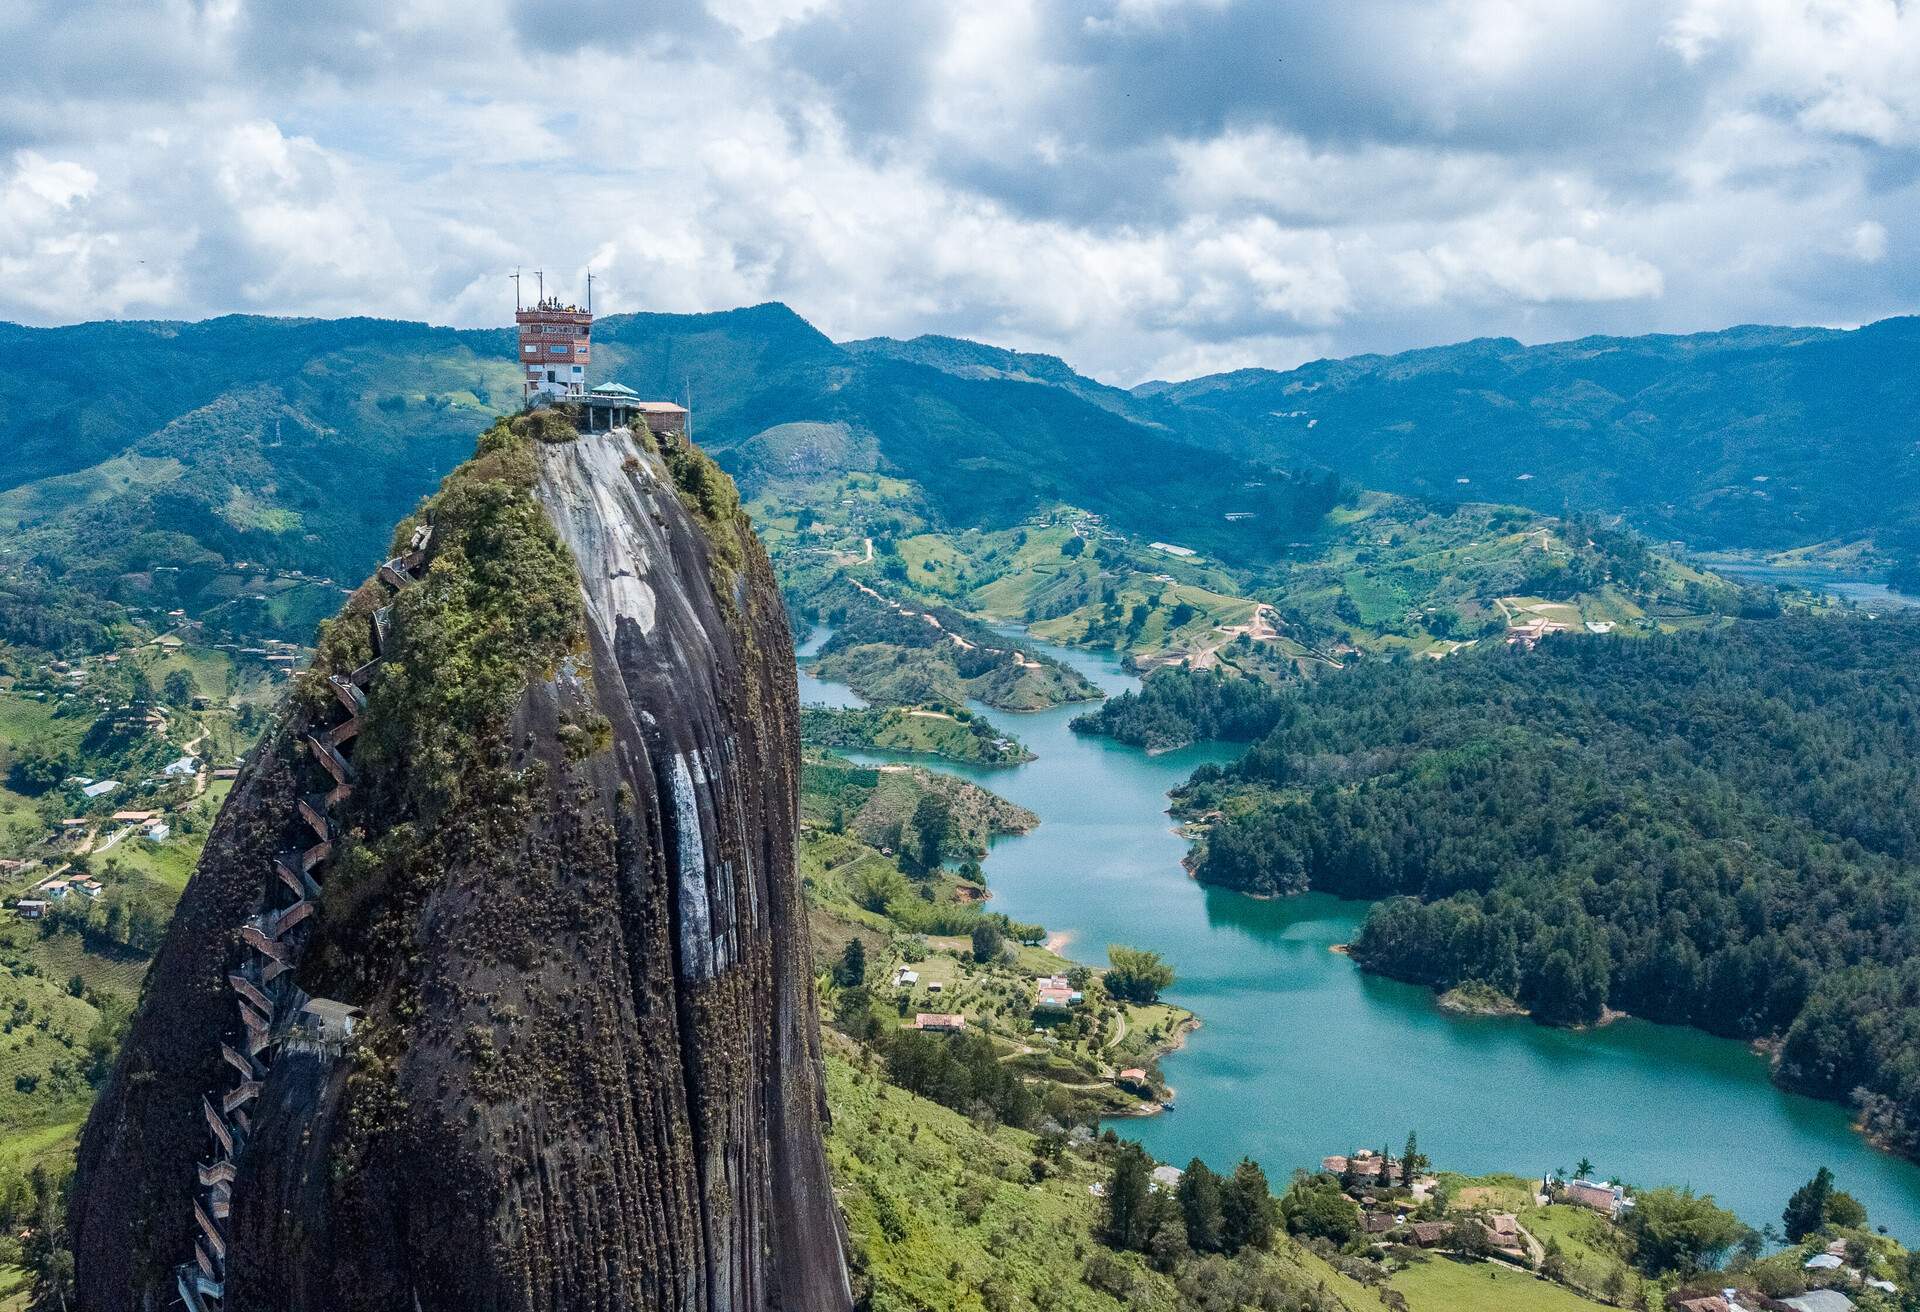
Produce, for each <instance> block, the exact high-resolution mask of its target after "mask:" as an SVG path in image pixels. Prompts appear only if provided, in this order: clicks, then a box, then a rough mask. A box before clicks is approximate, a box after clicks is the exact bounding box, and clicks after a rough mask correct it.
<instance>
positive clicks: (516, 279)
mask: <svg viewBox="0 0 1920 1312" xmlns="http://www.w3.org/2000/svg"><path fill="white" fill-rule="evenodd" d="M507 276H508V277H510V278H512V279H513V312H514V313H515V314H518V313H520V270H518V269H515V270H514V271H513V272H512V273H510V274H508V275H507Z"/></svg>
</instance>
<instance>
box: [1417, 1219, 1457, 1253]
mask: <svg viewBox="0 0 1920 1312" xmlns="http://www.w3.org/2000/svg"><path fill="white" fill-rule="evenodd" d="M1452 1230H1453V1227H1452V1226H1450V1225H1448V1224H1447V1223H1446V1222H1445V1221H1415V1222H1414V1223H1413V1242H1414V1243H1416V1244H1418V1245H1419V1246H1420V1247H1422V1248H1438V1247H1439V1246H1440V1245H1441V1244H1444V1243H1446V1242H1447V1235H1448V1234H1449V1233H1450V1232H1451V1231H1452Z"/></svg>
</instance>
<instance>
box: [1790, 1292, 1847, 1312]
mask: <svg viewBox="0 0 1920 1312" xmlns="http://www.w3.org/2000/svg"><path fill="white" fill-rule="evenodd" d="M1780 1302H1781V1303H1782V1304H1784V1305H1785V1306H1787V1307H1790V1308H1792V1309H1793V1312H1853V1300H1852V1299H1850V1298H1848V1297H1847V1296H1846V1295H1845V1294H1843V1293H1841V1292H1840V1291H1839V1290H1837V1289H1809V1290H1808V1291H1807V1292H1806V1293H1804V1294H1796V1295H1794V1296H1793V1297H1792V1298H1783V1299H1781V1300H1780Z"/></svg>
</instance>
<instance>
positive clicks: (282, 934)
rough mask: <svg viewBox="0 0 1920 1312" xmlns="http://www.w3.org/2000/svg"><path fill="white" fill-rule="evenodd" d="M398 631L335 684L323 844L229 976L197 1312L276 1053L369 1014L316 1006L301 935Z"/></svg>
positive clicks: (284, 855)
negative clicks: (302, 983)
mask: <svg viewBox="0 0 1920 1312" xmlns="http://www.w3.org/2000/svg"><path fill="white" fill-rule="evenodd" d="M432 533H433V530H432V527H431V526H430V525H422V526H421V527H420V528H419V529H417V530H416V531H415V532H414V535H413V537H412V539H411V540H410V542H409V543H408V549H407V551H406V552H404V553H402V554H401V555H399V556H396V557H394V558H393V559H392V560H389V561H387V562H386V563H385V564H383V565H381V566H380V571H379V579H380V581H381V582H382V583H384V584H385V585H386V586H387V587H389V588H391V589H392V590H393V591H395V592H398V591H400V590H401V589H403V588H405V587H408V586H409V585H411V584H412V583H413V582H414V581H415V579H416V577H417V576H418V573H419V571H420V570H421V569H422V567H423V566H424V565H425V564H426V559H427V551H428V548H429V547H430V545H431V542H432ZM391 623H392V607H391V606H390V605H389V606H383V607H381V608H380V609H379V610H377V611H375V612H374V614H373V617H372V628H373V652H374V655H373V659H372V660H370V661H368V662H367V663H366V664H365V665H362V666H361V667H360V668H359V669H357V670H355V671H353V672H352V673H351V674H346V675H341V674H335V675H331V676H329V678H328V683H329V685H330V686H331V687H332V689H333V693H334V696H335V697H336V698H337V700H338V702H339V705H338V707H337V708H336V710H335V718H334V720H333V721H332V723H330V724H327V725H325V726H316V725H307V726H306V728H305V731H304V733H303V734H302V740H303V742H304V744H305V746H306V748H307V750H308V752H309V753H310V754H311V755H312V757H313V760H314V762H315V763H316V764H317V765H318V767H319V770H320V773H321V774H322V775H323V776H324V778H325V780H326V781H327V783H326V786H325V787H322V788H319V789H317V790H315V791H313V792H311V793H308V794H306V795H304V796H302V797H301V798H300V799H299V802H298V811H299V816H300V820H301V822H302V823H303V824H304V825H305V826H306V828H307V829H308V830H310V831H311V840H312V841H311V842H307V841H306V836H305V835H303V836H302V839H301V840H300V841H301V842H302V843H304V846H295V847H291V848H289V849H288V850H286V851H284V852H281V853H279V854H278V855H277V856H275V857H274V860H273V870H272V871H271V875H270V878H268V880H267V881H266V885H265V889H264V891H263V892H262V894H261V897H260V902H259V905H258V909H257V910H256V911H255V913H254V914H253V915H252V916H251V917H249V918H248V919H247V921H246V922H245V923H244V924H242V925H241V926H240V937H241V940H242V942H243V943H244V944H245V960H244V961H243V962H242V964H240V965H239V966H238V967H237V968H236V969H234V970H232V971H230V972H229V973H228V975H227V982H228V983H229V984H230V985H231V986H232V988H233V994H234V999H235V1003H236V1005H237V1007H238V1009H239V1027H238V1031H237V1033H236V1034H235V1035H234V1039H235V1042H232V1043H222V1044H221V1045H220V1053H221V1056H222V1057H224V1058H225V1059H226V1062H227V1064H228V1065H229V1066H231V1067H232V1068H233V1080H232V1082H231V1083H230V1084H228V1085H226V1086H225V1087H223V1088H219V1089H214V1090H211V1091H209V1092H208V1093H207V1094H205V1095H204V1096H203V1098H202V1099H201V1107H202V1110H203V1111H204V1113H205V1115H206V1121H207V1130H208V1135H209V1139H210V1141H211V1143H212V1146H213V1159H212V1160H211V1161H207V1162H202V1163H200V1164H199V1166H198V1167H197V1169H196V1181H197V1192H196V1193H195V1195H194V1200H193V1219H194V1222H195V1224H196V1225H197V1226H198V1229H199V1233H198V1234H197V1235H196V1236H195V1239H194V1246H193V1257H192V1259H191V1260H190V1261H187V1262H183V1263H181V1264H180V1266H179V1267H178V1268H177V1269H176V1272H175V1276H176V1282H177V1285H178V1287H179V1291H180V1297H181V1299H182V1301H183V1302H185V1304H186V1305H187V1307H188V1308H190V1309H192V1310H193V1312H220V1309H221V1308H222V1307H223V1305H224V1298H225V1289H226V1262H227V1241H228V1235H227V1218H228V1215H229V1213H230V1211H231V1209H232V1203H233V1184H234V1180H235V1177H236V1176H237V1175H238V1173H239V1172H238V1165H237V1163H238V1161H239V1159H240V1157H241V1155H242V1154H243V1153H245V1151H246V1147H247V1136H248V1131H249V1129H250V1125H249V1119H248V1118H249V1112H248V1107H249V1105H250V1104H251V1103H252V1102H253V1100H254V1099H255V1098H257V1097H258V1096H259V1094H260V1090H261V1087H262V1085H263V1083H264V1081H265V1080H266V1077H267V1072H268V1070H269V1069H270V1068H271V1067H272V1064H273V1055H274V1051H275V1049H276V1048H278V1047H279V1046H280V1045H282V1044H284V1043H288V1042H302V1043H307V1044H313V1045H316V1046H319V1047H321V1048H327V1049H331V1050H333V1051H338V1049H339V1047H340V1045H341V1044H342V1042H343V1041H344V1040H345V1038H346V1037H347V1035H348V1034H349V1033H350V1032H351V1030H352V1026H353V1020H354V1017H355V1016H356V1015H357V1014H358V1013H357V1011H356V1010H355V1009H354V1008H352V1007H349V1006H347V1005H345V1004H343V1003H339V1002H335V1001H333V1000H331V999H327V998H309V997H308V996H307V995H306V994H304V993H303V992H301V991H300V989H299V988H298V987H296V986H295V985H294V984H293V983H292V981H291V979H290V978H289V976H290V974H291V972H292V971H293V968H294V966H295V965H296V964H297V963H298V961H299V958H300V948H301V946H302V943H303V941H304V938H305V935H304V934H303V933H302V932H300V927H301V926H302V925H303V924H304V923H305V922H306V920H307V918H308V917H309V916H311V915H312V914H313V904H314V900H315V899H316V898H318V897H319V896H320V888H321V884H320V877H321V875H322V873H323V872H324V870H325V868H326V864H327V860H328V858H329V857H331V856H332V854H333V840H334V825H333V814H334V811H335V808H337V807H338V806H339V805H340V804H341V803H342V802H344V801H346V800H347V798H349V797H350V796H352V795H353V763H352V761H351V760H350V758H349V757H348V755H347V752H348V749H349V748H350V747H351V745H352V743H353V741H354V739H355V738H357V737H358V736H359V733H360V729H361V726H362V721H363V719H364V717H365V715H366V710H367V693H366V689H367V687H368V685H369V684H370V683H371V682H372V681H373V678H374V676H375V675H376V674H377V673H378V671H379V666H380V658H381V653H382V652H383V651H384V650H385V646H386V640H387V636H388V633H389V629H390V626H391Z"/></svg>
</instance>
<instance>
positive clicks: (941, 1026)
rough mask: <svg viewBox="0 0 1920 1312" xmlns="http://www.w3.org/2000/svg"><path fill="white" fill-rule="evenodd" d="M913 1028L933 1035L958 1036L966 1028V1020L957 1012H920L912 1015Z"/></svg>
mask: <svg viewBox="0 0 1920 1312" xmlns="http://www.w3.org/2000/svg"><path fill="white" fill-rule="evenodd" d="M913 1027H914V1028H915V1029H917V1030H923V1031H926V1032H929V1033H934V1034H958V1033H959V1032H960V1031H961V1030H964V1029H965V1028H966V1027H967V1018H966V1017H965V1016H962V1015H960V1014H959V1013H958V1012H945V1011H922V1012H918V1013H916V1014H915V1015H914V1018H913Z"/></svg>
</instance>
